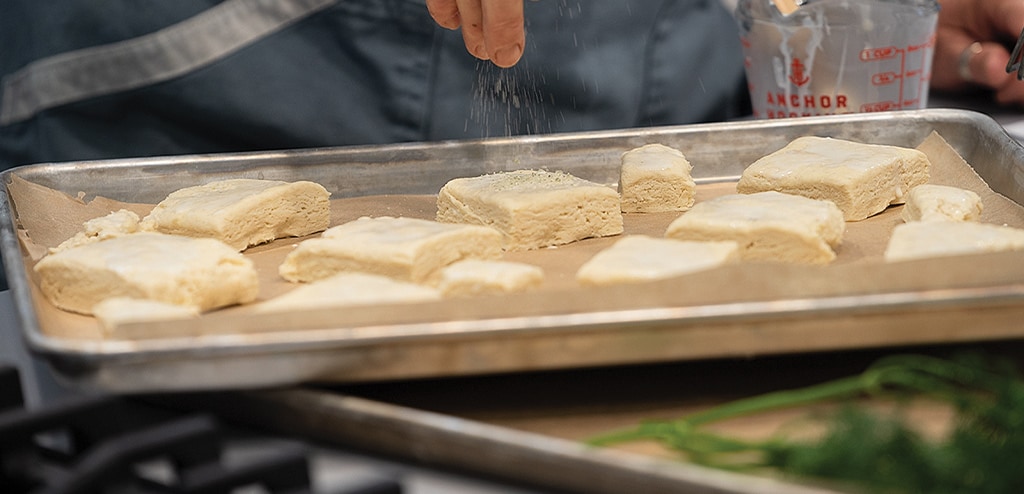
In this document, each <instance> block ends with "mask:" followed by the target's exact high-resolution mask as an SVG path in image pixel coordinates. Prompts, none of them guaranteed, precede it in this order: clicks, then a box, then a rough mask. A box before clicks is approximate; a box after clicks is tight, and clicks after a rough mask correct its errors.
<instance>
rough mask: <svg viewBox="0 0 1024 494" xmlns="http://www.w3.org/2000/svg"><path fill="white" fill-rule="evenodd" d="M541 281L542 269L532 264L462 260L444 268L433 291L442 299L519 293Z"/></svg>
mask: <svg viewBox="0 0 1024 494" xmlns="http://www.w3.org/2000/svg"><path fill="white" fill-rule="evenodd" d="M543 282H544V270H543V269H541V268H540V267H538V266H534V265H532V264H526V263H521V262H509V261H492V260H482V259H466V260H464V261H459V262H456V263H454V264H452V265H450V266H448V267H446V268H444V269H443V270H442V271H441V279H440V281H439V282H438V284H437V288H438V289H439V290H441V293H443V294H444V295H445V296H446V297H463V296H473V295H496V294H501V293H511V292H521V291H525V290H529V289H531V288H536V287H538V286H540V284H541V283H543Z"/></svg>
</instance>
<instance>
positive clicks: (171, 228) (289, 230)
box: [142, 178, 331, 251]
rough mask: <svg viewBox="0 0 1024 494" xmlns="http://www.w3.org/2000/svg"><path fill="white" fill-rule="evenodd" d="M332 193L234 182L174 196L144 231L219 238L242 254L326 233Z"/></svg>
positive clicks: (313, 186)
mask: <svg viewBox="0 0 1024 494" xmlns="http://www.w3.org/2000/svg"><path fill="white" fill-rule="evenodd" d="M329 199H330V193H329V192H327V189H325V188H324V187H323V186H321V185H320V184H317V183H314V182H307V181H300V182H282V181H278V180H257V179H242V178H240V179H230V180H221V181H217V182H210V183H208V184H205V185H198V186H195V187H186V188H184V189H180V190H177V191H174V192H172V193H171V194H169V195H168V196H167V198H166V199H164V200H163V201H161V202H160V203H159V204H157V205H156V207H154V208H153V210H152V211H151V212H150V213H149V215H147V216H146V217H145V218H143V220H142V225H143V229H145V230H149V231H157V232H161V233H170V234H174V235H184V236H188V237H208V238H216V239H219V240H221V241H223V242H224V243H226V244H228V245H230V246H232V247H234V248H235V249H237V250H239V251H241V250H244V249H246V248H248V247H250V246H253V245H258V244H262V243H266V242H270V241H272V240H274V239H278V238H285V237H301V236H304V235H309V234H312V233H316V232H319V231H323V230H324V229H326V228H327V227H328V226H329V225H330V222H331V205H330V200H329Z"/></svg>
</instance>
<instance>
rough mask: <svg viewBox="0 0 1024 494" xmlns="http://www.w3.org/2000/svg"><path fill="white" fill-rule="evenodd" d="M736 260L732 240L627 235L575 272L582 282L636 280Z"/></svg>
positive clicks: (704, 267) (736, 255)
mask: <svg viewBox="0 0 1024 494" xmlns="http://www.w3.org/2000/svg"><path fill="white" fill-rule="evenodd" d="M738 260H739V245H738V244H737V243H736V242H733V241H711V242H694V241H687V240H675V239H670V238H655V237H650V236H647V235H629V236H627V237H623V238H621V239H619V240H618V241H616V242H615V243H614V244H612V246H611V247H608V248H607V249H604V250H602V251H601V252H598V253H597V254H595V255H594V257H591V258H590V259H589V260H587V262H586V263H584V264H583V266H581V267H580V269H579V270H578V271H577V272H576V280H577V281H579V282H580V283H582V284H584V285H614V284H619V283H639V282H644V281H653V280H659V279H664V278H671V277H675V276H681V275H684V274H689V273H695V272H698V271H704V270H708V269H712V268H716V267H718V266H721V265H724V264H727V263H731V262H736V261H738Z"/></svg>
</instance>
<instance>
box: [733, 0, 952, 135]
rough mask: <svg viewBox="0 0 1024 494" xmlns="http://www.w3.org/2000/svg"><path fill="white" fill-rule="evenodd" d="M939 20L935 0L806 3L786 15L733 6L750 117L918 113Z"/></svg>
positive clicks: (757, 4) (749, 2) (772, 8)
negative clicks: (751, 112)
mask: <svg viewBox="0 0 1024 494" xmlns="http://www.w3.org/2000/svg"><path fill="white" fill-rule="evenodd" d="M938 12H939V5H938V3H937V2H936V1H935V0H807V1H806V2H804V3H803V4H802V5H800V6H799V7H798V8H797V9H796V10H795V11H792V12H791V13H789V14H783V13H782V12H781V11H780V10H779V9H778V7H777V6H776V5H775V3H774V0H739V2H738V4H737V8H736V19H737V22H738V23H739V26H740V37H741V41H742V43H743V54H744V63H745V66H746V72H747V82H748V85H749V87H750V96H751V102H752V104H753V110H754V116H755V117H759V118H790V117H801V116H811V115H834V114H843V113H857V112H875V111H886V110H900V109H914V108H923V107H925V105H926V104H927V102H928V84H929V81H930V79H931V71H932V54H933V52H934V50H935V26H936V22H937V21H938Z"/></svg>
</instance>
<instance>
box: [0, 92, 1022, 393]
mask: <svg viewBox="0 0 1024 494" xmlns="http://www.w3.org/2000/svg"><path fill="white" fill-rule="evenodd" d="M933 133H936V134H938V135H940V136H941V137H942V138H943V139H944V140H945V141H946V142H948V144H949V146H951V148H952V149H953V150H955V152H956V153H958V154H959V155H960V156H962V157H963V158H964V159H966V161H967V163H968V164H969V166H970V167H971V168H972V169H973V171H974V172H976V173H977V175H978V176H980V177H981V178H982V179H983V180H984V182H985V183H987V184H988V186H989V187H991V189H992V190H993V191H995V192H996V193H998V194H1000V195H1001V196H1002V197H1004V198H1005V199H1006V200H1007V201H1009V202H1010V203H1012V204H1015V205H1020V204H1022V203H1024V149H1022V148H1021V146H1020V145H1019V144H1018V143H1017V142H1016V141H1014V140H1013V139H1012V138H1010V137H1009V136H1008V135H1007V134H1006V133H1005V131H1004V130H1003V129H1002V128H1001V127H1000V126H999V125H998V124H997V123H996V122H994V121H993V120H992V119H990V118H989V117H987V116H985V115H982V114H978V113H973V112H968V111H961V110H920V111H911V112H891V113H878V114H856V115H844V116H831V117H812V118H801V119H793V120H786V121H743V122H729V123H716V124H704V125H691V126H678V127H661V128H645V129H629V130H623V131H604V132H590V133H578V134H559V135H546V136H527V137H516V138H495V139H485V140H479V141H450V142H439V143H415V144H397V145H389V146H372V147H349V148H329V149H309V150H293V151H280V152H262V153H245V154H227V155H202V156H176V157H163V158H147V159H136V160H112V161H93V162H77V163H56V164H38V165H30V166H25V167H19V168H15V169H12V170H8V171H6V172H4V173H3V175H2V183H3V188H2V189H0V194H2V196H0V245H2V246H3V255H4V261H5V263H6V265H7V270H8V273H7V274H8V277H9V281H10V285H11V288H12V293H13V296H14V300H15V306H16V308H17V311H18V316H19V319H20V321H21V326H22V329H23V333H24V337H25V339H26V341H27V343H28V346H29V348H30V349H31V350H32V351H34V352H35V353H37V354H39V355H41V356H42V357H43V358H44V359H46V360H47V361H48V362H49V363H50V364H51V366H52V367H53V368H54V370H55V371H56V373H57V375H58V377H60V378H63V379H64V380H66V381H67V382H68V383H70V384H72V385H76V386H81V387H86V388H95V389H103V390H111V391H171V390H194V389H218V388H249V387H263V386H271V385H282V384H294V383H300V382H359V381H372V380H387V379H405V378H416V377H436V376H456V375H472V374H483V373H495V372H516V371H531V370H544V369H557V368H573V367H587V366H598V365H614V364H629V363H643V362H658V361H673V360H687V359H701V358H712V357H720V356H735V355H758V354H761V355H767V354H776V353H784V352H787V353H788V352H814V351H820V350H832V349H843V348H867V347H879V346H889V345H900V344H918V343H935V342H955V341H981V340H992V339H1006V338H1009V339H1016V338H1019V337H1021V336H1024V329H1022V328H1021V327H1020V324H1019V321H1020V320H1021V318H1022V317H1024V262H1021V257H1020V255H1019V253H1004V254H992V255H985V256H971V257H970V258H964V259H949V260H944V261H942V262H941V263H931V264H929V263H925V264H915V263H906V264H902V265H899V266H895V265H894V266H881V265H880V263H877V262H850V263H846V264H840V265H837V266H830V267H827V268H826V269H817V268H807V267H793V266H766V265H756V266H741V267H735V268H731V269H726V270H723V271H721V272H716V273H714V274H713V275H696V276H694V277H688V278H686V279H685V280H683V279H677V280H668V281H666V282H659V283H653V284H650V285H645V286H643V287H611V288H608V289H599V290H578V289H574V288H573V287H572V286H571V284H570V285H565V286H558V287H555V288H552V290H551V291H544V292H541V293H526V294H520V295H514V296H508V297H493V298H487V299H481V300H474V301H472V303H466V302H465V301H447V302H444V303H437V304H426V305H423V306H418V307H406V308H404V310H397V311H396V310H395V307H386V306H380V307H366V308H361V309H359V310H346V311H337V310H326V311H313V312H310V313H304V314H301V315H285V316H282V317H259V318H254V317H251V316H250V317H240V315H239V313H237V312H231V311H227V312H225V313H220V314H216V313H215V314H211V315H208V316H203V317H202V318H200V320H198V321H197V322H196V323H194V324H192V325H191V326H189V327H188V328H185V330H184V331H183V330H182V327H181V326H180V325H174V324H171V325H164V324H151V325H146V326H145V327H139V328H128V329H129V330H131V329H134V330H135V331H137V333H135V334H137V335H139V336H140V337H117V338H109V337H108V338H96V337H91V336H88V337H82V336H79V335H75V334H69V333H68V332H65V331H63V329H64V326H65V324H64V322H65V321H67V319H66V318H65V316H63V315H60V314H57V315H54V314H53V312H54V309H53V308H52V307H47V305H48V303H47V302H46V301H45V300H43V299H42V297H41V296H40V294H39V292H38V291H37V289H36V288H35V283H34V281H33V279H32V273H31V264H32V262H33V256H34V255H38V252H35V253H33V252H30V250H31V249H27V248H26V237H29V238H36V239H38V238H40V237H44V236H45V234H44V232H43V231H42V230H41V229H40V228H39V227H36V228H34V230H35V231H34V233H35V235H36V236H35V237H31V236H32V235H33V231H28V232H27V233H26V230H32V229H27V228H26V224H29V223H32V224H34V225H38V224H40V218H39V217H38V215H40V214H43V215H46V220H47V221H53V222H54V224H60V223H61V222H70V223H74V221H77V220H78V218H75V219H74V221H73V220H72V219H69V218H67V217H65V216H62V212H63V211H64V210H55V211H40V210H38V209H37V208H35V207H33V208H32V210H29V208H27V207H26V206H25V201H21V202H22V204H20V205H19V197H20V196H19V194H21V193H22V192H21V191H22V190H23V189H19V187H22V186H23V185H24V184H30V188H34V189H38V190H42V191H46V193H51V192H52V193H54V194H58V195H61V196H65V197H68V198H76V199H75V200H77V201H79V202H80V203H81V204H83V208H84V207H85V206H94V207H97V208H102V206H103V205H104V204H106V203H107V201H114V202H116V203H118V204H133V205H147V204H148V205H151V204H155V203H156V202H158V201H159V200H160V199H162V198H163V197H164V196H166V194H168V193H169V192H171V191H173V190H176V189H178V188H181V187H185V186H189V185H195V184H199V183H204V182H208V181H211V180H216V179H222V178H232V177H250V178H268V179H280V180H299V179H303V180H313V181H317V182H319V183H321V184H323V185H324V186H325V187H327V188H328V190H330V191H331V192H332V194H333V195H332V199H335V200H337V201H340V203H341V204H349V203H348V202H345V201H355V202H358V201H360V200H361V199H363V198H368V197H406V196H410V197H414V196H419V197H420V199H421V202H419V203H417V204H419V206H414V207H413V208H412V209H404V210H402V211H416V212H417V214H422V215H424V216H429V214H430V211H429V207H426V206H423V204H429V201H428V202H427V203H423V202H422V198H423V197H429V196H430V195H431V194H435V193H436V191H437V190H439V189H440V187H441V186H442V185H443V184H444V183H445V182H446V181H447V180H449V179H451V178H454V177H459V176H473V175H479V174H483V173H489V172H494V171H499V170H510V169H519V168H547V169H558V170H563V171H567V172H570V173H573V174H575V175H577V176H580V177H583V178H587V179H590V180H594V181H597V182H601V183H605V184H608V185H609V186H614V185H615V182H616V181H617V178H618V177H617V173H618V165H619V161H618V160H619V156H620V155H621V153H622V152H623V151H625V150H628V149H630V148H633V147H636V146H639V145H642V144H646V143H651V142H658V143H663V144H666V145H670V146H674V147H677V148H679V149H681V150H683V151H684V153H685V154H686V155H687V158H688V159H689V160H690V161H691V163H693V164H694V176H695V178H696V179H697V180H698V182H699V183H700V184H702V187H706V188H709V189H713V188H715V187H716V186H722V184H726V186H727V185H728V184H729V183H730V182H731V181H734V180H735V179H736V178H737V177H738V176H739V174H740V173H741V171H742V170H743V168H744V167H745V166H746V165H748V164H749V163H750V162H752V161H753V160H755V159H756V158H758V157H760V156H762V155H764V154H766V153H768V152H771V151H773V150H775V149H778V148H781V147H782V146H783V145H785V144H786V143H787V142H789V141H790V140H792V139H793V138H795V137H798V136H801V135H809V134H814V135H822V136H832V137H837V138H845V139H852V140H858V141H861V142H871V143H877V144H895V145H902V146H911V147H913V146H917V145H918V144H920V143H921V142H923V141H925V140H926V139H927V138H928V137H929V136H930V135H932V134H933ZM95 198H100V199H98V200H94V199H95ZM35 204H38V202H37V203H33V205H35ZM19 208H20V209H19ZM417 208H418V209H417ZM43 209H45V208H43ZM76 214H84V213H83V212H81V211H78V212H77V213H76ZM350 214H360V212H359V211H351V212H350ZM33 215H35V217H34V218H32V222H30V221H28V219H29V217H30V216H33ZM885 221H888V220H885ZM65 228H66V226H65ZM589 245H591V246H592V247H591V248H596V247H595V246H598V245H600V244H598V243H592V244H589ZM268 250H273V249H264V250H263V251H262V252H267V251H268ZM258 253H259V252H257V254H258ZM268 255H270V254H268ZM935 267H940V268H941V269H939V270H936V269H933V268H935ZM926 268H927V269H926ZM922 270H926V271H929V272H932V271H935V272H936V274H934V275H930V277H929V279H928V280H925V281H924V282H922V281H921V280H919V279H918V274H919V273H920V272H922ZM938 271H941V273H940V272H938ZM779 280H786V281H785V282H779ZM712 286H713V287H716V288H715V289H714V290H711V289H708V287H712ZM708 292H712V293H717V294H718V295H717V296H712V295H708ZM725 292H728V293H729V294H730V296H729V297H725V298H723V297H722V296H721V294H722V293H725ZM72 325H73V324H72ZM143 333H145V334H143ZM125 334H126V335H130V334H131V332H130V331H129V332H126V333H125Z"/></svg>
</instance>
